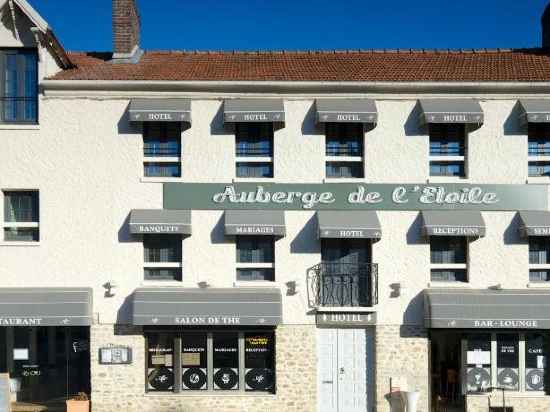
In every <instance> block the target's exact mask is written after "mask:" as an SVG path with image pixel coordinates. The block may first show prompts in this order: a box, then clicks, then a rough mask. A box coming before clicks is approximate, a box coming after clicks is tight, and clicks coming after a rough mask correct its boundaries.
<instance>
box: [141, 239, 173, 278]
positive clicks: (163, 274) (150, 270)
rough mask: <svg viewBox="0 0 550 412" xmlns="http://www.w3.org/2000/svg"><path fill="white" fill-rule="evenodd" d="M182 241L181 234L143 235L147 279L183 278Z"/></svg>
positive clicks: (145, 275)
mask: <svg viewBox="0 0 550 412" xmlns="http://www.w3.org/2000/svg"><path fill="white" fill-rule="evenodd" d="M181 242H182V239H181V236H179V235H144V236H143V250H144V257H145V259H144V261H145V263H144V265H143V266H144V277H145V280H177V281H180V280H181V278H182V276H181V272H182V270H181V269H182V268H181V259H182V252H181Z"/></svg>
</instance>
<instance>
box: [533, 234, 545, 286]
mask: <svg viewBox="0 0 550 412" xmlns="http://www.w3.org/2000/svg"><path fill="white" fill-rule="evenodd" d="M548 281H550V237H544V236H541V237H536V236H532V237H529V282H548Z"/></svg>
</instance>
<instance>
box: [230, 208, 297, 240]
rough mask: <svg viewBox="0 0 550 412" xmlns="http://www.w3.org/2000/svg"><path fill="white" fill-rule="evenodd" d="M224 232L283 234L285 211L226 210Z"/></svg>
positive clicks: (284, 232)
mask: <svg viewBox="0 0 550 412" xmlns="http://www.w3.org/2000/svg"><path fill="white" fill-rule="evenodd" d="M225 234H226V235H228V236H234V235H263V236H285V234H286V227H285V212H284V211H283V210H227V211H226V212H225Z"/></svg>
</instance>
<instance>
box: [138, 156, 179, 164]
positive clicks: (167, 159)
mask: <svg viewBox="0 0 550 412" xmlns="http://www.w3.org/2000/svg"><path fill="white" fill-rule="evenodd" d="M180 162H181V159H180V158H179V157H178V156H164V157H162V156H144V157H143V163H180Z"/></svg>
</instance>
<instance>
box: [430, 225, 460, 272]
mask: <svg viewBox="0 0 550 412" xmlns="http://www.w3.org/2000/svg"><path fill="white" fill-rule="evenodd" d="M467 250H468V243H467V239H466V238H465V237H443V236H441V237H438V236H433V237H431V238H430V263H431V280H432V282H467V281H468V276H467Z"/></svg>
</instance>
